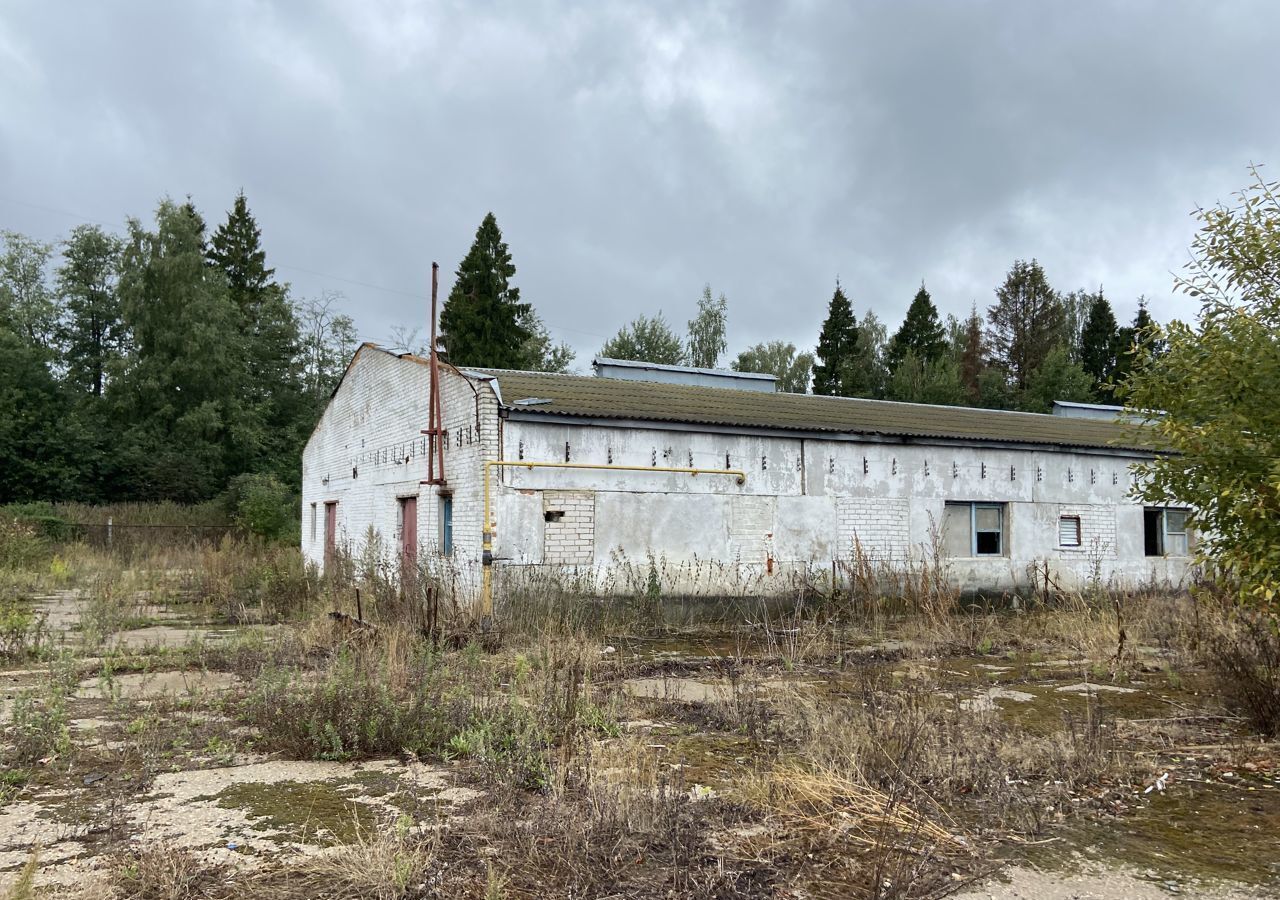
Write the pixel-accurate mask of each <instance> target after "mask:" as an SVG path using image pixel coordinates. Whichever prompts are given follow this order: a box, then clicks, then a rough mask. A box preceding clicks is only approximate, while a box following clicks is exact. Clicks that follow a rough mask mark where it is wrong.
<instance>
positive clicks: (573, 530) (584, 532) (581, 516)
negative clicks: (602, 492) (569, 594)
mask: <svg viewBox="0 0 1280 900" xmlns="http://www.w3.org/2000/svg"><path fill="white" fill-rule="evenodd" d="M542 510H543V515H544V522H545V524H544V526H543V532H542V560H543V562H546V563H556V564H562V565H579V564H586V563H590V562H592V560H593V559H594V558H595V543H596V495H595V492H594V491H543V493H542Z"/></svg>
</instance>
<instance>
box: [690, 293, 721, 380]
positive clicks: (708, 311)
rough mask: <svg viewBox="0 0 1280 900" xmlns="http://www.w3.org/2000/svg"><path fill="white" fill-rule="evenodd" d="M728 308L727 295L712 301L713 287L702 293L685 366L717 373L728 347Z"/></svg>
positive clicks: (691, 326) (691, 320)
mask: <svg viewBox="0 0 1280 900" xmlns="http://www.w3.org/2000/svg"><path fill="white" fill-rule="evenodd" d="M728 306H729V301H728V300H727V299H726V298H725V295H724V294H721V295H720V298H719V299H718V300H713V299H712V298H711V285H709V284H708V285H706V286H705V287H704V288H703V289H702V297H701V298H699V300H698V313H697V315H695V316H694V317H693V318H692V319H690V320H689V340H688V344H687V350H686V352H685V360H686V365H690V366H694V367H696V368H699V369H714V368H716V367H717V366H718V365H719V364H720V357H721V355H722V354H723V353H724V351H725V350H726V349H727V347H728V343H727V342H726V341H725V328H726V325H727V319H728V312H727V310H728Z"/></svg>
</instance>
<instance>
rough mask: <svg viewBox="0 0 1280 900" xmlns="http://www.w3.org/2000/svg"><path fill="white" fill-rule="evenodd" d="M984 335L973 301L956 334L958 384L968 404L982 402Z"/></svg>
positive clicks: (976, 307) (984, 355) (984, 363)
mask: <svg viewBox="0 0 1280 900" xmlns="http://www.w3.org/2000/svg"><path fill="white" fill-rule="evenodd" d="M985 337H986V335H985V334H984V333H983V330H982V316H981V315H979V314H978V306H977V304H976V303H975V304H974V305H973V307H972V309H970V311H969V317H968V318H967V319H965V320H964V322H963V323H961V325H960V328H959V329H957V334H956V338H957V341H956V348H955V355H956V362H957V364H958V366H959V370H960V384H961V386H962V387H963V388H964V392H965V395H966V396H967V398H968V401H969V403H970V404H973V405H978V404H979V403H981V402H982V374H983V372H984V371H986V368H987V353H986V341H985Z"/></svg>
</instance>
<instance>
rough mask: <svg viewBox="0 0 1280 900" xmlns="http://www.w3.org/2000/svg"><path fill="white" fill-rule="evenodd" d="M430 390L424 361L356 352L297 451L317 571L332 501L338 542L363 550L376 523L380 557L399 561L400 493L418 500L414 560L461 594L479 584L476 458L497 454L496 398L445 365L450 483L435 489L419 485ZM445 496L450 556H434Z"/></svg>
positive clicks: (308, 542)
mask: <svg viewBox="0 0 1280 900" xmlns="http://www.w3.org/2000/svg"><path fill="white" fill-rule="evenodd" d="M429 387H430V375H429V372H428V367H427V366H426V365H425V364H424V363H423V362H421V361H416V360H414V359H408V358H403V359H402V358H399V357H397V356H395V355H393V354H390V353H386V352H384V351H381V350H378V349H377V348H372V347H362V348H361V349H360V350H359V352H358V353H357V354H356V356H355V358H354V359H353V360H352V363H351V366H350V367H349V368H348V370H347V374H346V376H345V377H344V378H343V380H342V383H341V384H340V385H339V386H338V389H337V391H336V392H335V394H334V396H333V399H332V400H331V401H330V403H329V406H328V407H327V408H326V409H325V411H324V414H323V415H322V416H321V418H320V421H319V423H318V424H317V425H316V428H315V431H314V432H313V433H312V435H311V438H310V440H308V441H307V446H306V448H305V449H304V451H303V455H302V552H303V554H304V556H305V557H306V558H307V559H308V560H309V561H311V562H314V563H315V564H316V565H319V566H321V567H323V565H324V505H325V503H326V502H329V501H337V525H338V528H337V538H338V540H337V543H338V544H339V545H340V546H342V547H344V548H345V549H346V550H347V551H348V552H359V551H360V550H361V548H362V547H363V546H364V545H365V543H366V537H367V534H368V531H369V529H370V528H372V529H373V530H374V531H375V532H377V533H378V535H379V536H380V538H381V541H382V545H383V548H382V549H383V555H384V556H385V557H386V558H388V559H389V560H395V559H397V558H398V553H399V541H400V531H399V521H398V520H399V498H400V497H406V496H416V497H417V498H418V523H417V524H418V545H419V559H420V562H421V563H422V564H424V565H426V566H428V567H430V568H432V569H433V570H435V571H437V572H438V573H439V575H440V577H441V578H442V579H443V580H444V581H445V583H446V584H448V585H449V586H450V587H451V588H452V590H453V592H454V595H455V596H456V597H459V598H464V599H465V598H469V597H470V596H471V595H473V594H474V591H475V585H476V584H477V583H478V581H479V571H480V568H479V564H480V538H481V535H480V522H481V518H482V514H481V504H482V502H483V497H482V493H481V487H480V479H481V471H482V470H481V460H482V459H485V458H495V457H496V454H497V447H498V425H499V423H498V417H497V400H496V398H495V396H494V394H493V391H492V389H491V388H490V387H489V386H488V384H487V383H485V382H483V381H478V380H472V379H467V378H464V377H462V376H460V375H458V374H456V373H455V372H453V371H451V370H449V369H448V368H447V367H442V369H441V381H440V394H441V403H442V406H443V408H444V421H443V424H444V427H445V429H446V435H445V440H446V444H445V451H444V456H445V473H446V475H447V477H448V484H447V485H446V486H444V487H443V488H441V487H435V486H430V485H425V484H421V482H422V481H423V480H424V479H426V477H427V457H426V452H427V438H426V436H425V435H423V434H422V433H421V432H422V431H423V430H424V429H426V427H427V424H428V422H427V418H428V390H429ZM473 388H474V390H473ZM477 413H478V414H477ZM442 493H451V495H452V501H453V555H452V557H450V558H448V559H444V558H442V557H441V556H440V541H441V522H442V503H441V494H442ZM313 505H314V507H315V510H316V514H315V518H316V527H315V529H314V531H313V530H312V528H311V517H312V508H313Z"/></svg>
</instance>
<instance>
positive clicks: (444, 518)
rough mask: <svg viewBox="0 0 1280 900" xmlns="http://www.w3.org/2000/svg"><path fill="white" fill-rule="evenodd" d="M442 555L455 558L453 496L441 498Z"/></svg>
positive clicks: (446, 495)
mask: <svg viewBox="0 0 1280 900" xmlns="http://www.w3.org/2000/svg"><path fill="white" fill-rule="evenodd" d="M440 555H441V556H453V496H452V495H451V494H442V495H441V496H440Z"/></svg>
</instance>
